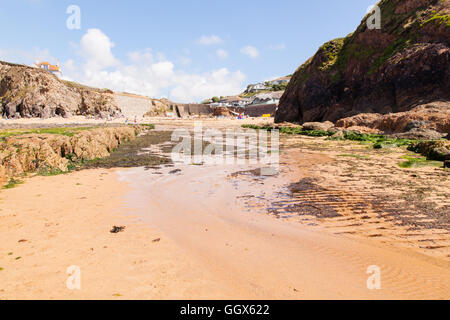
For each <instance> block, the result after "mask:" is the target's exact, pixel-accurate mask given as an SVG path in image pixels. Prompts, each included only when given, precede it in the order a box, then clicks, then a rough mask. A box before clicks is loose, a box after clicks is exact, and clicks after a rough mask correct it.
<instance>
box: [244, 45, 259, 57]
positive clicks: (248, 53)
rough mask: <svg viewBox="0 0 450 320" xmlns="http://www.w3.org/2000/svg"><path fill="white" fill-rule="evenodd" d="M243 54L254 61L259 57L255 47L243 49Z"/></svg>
mask: <svg viewBox="0 0 450 320" xmlns="http://www.w3.org/2000/svg"><path fill="white" fill-rule="evenodd" d="M241 53H242V54H245V55H246V56H248V57H250V58H252V59H254V58H257V57H259V51H258V49H256V48H255V47H253V46H245V47H243V48H242V49H241Z"/></svg>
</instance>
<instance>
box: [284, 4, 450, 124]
mask: <svg viewBox="0 0 450 320" xmlns="http://www.w3.org/2000/svg"><path fill="white" fill-rule="evenodd" d="M378 5H379V7H380V8H381V19H382V26H381V29H380V30H370V29H369V28H368V27H367V22H366V21H367V19H368V18H369V16H370V15H367V16H366V17H365V18H364V20H363V21H362V23H361V25H360V26H359V27H358V29H357V30H356V31H355V32H354V33H352V34H350V35H349V36H347V37H346V38H343V39H336V40H333V41H330V42H328V43H326V44H324V45H323V46H322V47H321V48H320V49H319V51H318V52H317V53H316V55H315V56H314V57H312V58H311V59H309V60H308V61H307V62H306V63H304V64H303V65H302V66H301V67H300V68H299V69H297V71H296V72H295V74H294V75H293V78H292V80H291V82H290V84H289V85H288V88H287V90H286V92H285V93H284V95H283V97H282V98H281V101H280V105H279V108H278V111H277V114H276V117H275V121H276V122H277V123H280V122H284V121H290V122H299V123H304V122H314V121H326V120H329V121H333V122H335V121H337V120H339V119H342V118H346V117H351V116H354V115H356V114H359V113H372V112H375V113H380V114H387V113H395V112H403V111H408V110H410V109H412V108H414V107H415V106H417V105H421V104H426V103H429V102H433V101H448V100H450V76H449V75H450V49H449V43H450V29H449V26H450V23H449V11H450V0H382V1H380V2H379V3H378Z"/></svg>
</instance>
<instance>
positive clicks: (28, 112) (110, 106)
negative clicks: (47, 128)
mask: <svg viewBox="0 0 450 320" xmlns="http://www.w3.org/2000/svg"><path fill="white" fill-rule="evenodd" d="M0 114H1V116H2V117H7V118H23V117H25V118H30V117H40V118H50V117H55V116H61V117H70V116H74V115H93V116H100V117H107V116H108V115H109V116H118V115H120V114H121V111H120V109H119V107H118V106H117V104H116V101H115V100H114V96H113V92H112V91H109V90H106V89H105V90H100V89H95V88H90V87H86V86H82V85H80V84H77V83H73V82H68V81H62V80H60V79H58V78H57V77H55V76H54V75H52V74H50V73H49V72H47V71H44V70H40V69H36V68H32V67H27V66H22V65H16V64H10V63H6V62H1V61H0Z"/></svg>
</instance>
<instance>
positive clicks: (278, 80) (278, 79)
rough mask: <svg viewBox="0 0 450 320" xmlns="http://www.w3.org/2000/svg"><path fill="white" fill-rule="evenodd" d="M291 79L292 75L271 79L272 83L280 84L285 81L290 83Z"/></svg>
mask: <svg viewBox="0 0 450 320" xmlns="http://www.w3.org/2000/svg"><path fill="white" fill-rule="evenodd" d="M289 81H291V77H281V78H277V79H274V80H271V81H269V83H270V84H271V85H280V84H283V83H289Z"/></svg>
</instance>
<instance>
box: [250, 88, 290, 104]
mask: <svg viewBox="0 0 450 320" xmlns="http://www.w3.org/2000/svg"><path fill="white" fill-rule="evenodd" d="M283 93H284V91H276V92H267V93H260V94H256V95H255V96H254V97H253V101H252V103H251V104H250V105H262V104H276V105H278V104H279V103H280V99H281V97H282V96H283Z"/></svg>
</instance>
